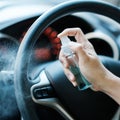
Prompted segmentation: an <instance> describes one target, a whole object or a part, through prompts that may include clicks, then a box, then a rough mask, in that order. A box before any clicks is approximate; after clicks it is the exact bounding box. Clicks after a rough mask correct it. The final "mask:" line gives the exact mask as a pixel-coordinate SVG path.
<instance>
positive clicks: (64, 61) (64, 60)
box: [59, 51, 77, 86]
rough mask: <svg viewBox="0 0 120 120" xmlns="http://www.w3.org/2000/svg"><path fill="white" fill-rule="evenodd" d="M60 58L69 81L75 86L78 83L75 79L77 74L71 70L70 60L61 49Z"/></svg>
mask: <svg viewBox="0 0 120 120" xmlns="http://www.w3.org/2000/svg"><path fill="white" fill-rule="evenodd" d="M59 60H60V62H61V63H62V65H63V68H64V73H65V75H66V77H67V78H68V79H69V81H70V82H71V83H72V84H73V86H77V83H76V81H75V76H74V75H73V73H72V72H71V71H70V70H69V66H70V65H69V62H68V60H67V58H66V56H65V55H64V54H63V53H62V51H60V54H59Z"/></svg>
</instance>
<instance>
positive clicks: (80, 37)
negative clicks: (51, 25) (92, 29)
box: [58, 28, 87, 43]
mask: <svg viewBox="0 0 120 120" xmlns="http://www.w3.org/2000/svg"><path fill="white" fill-rule="evenodd" d="M62 36H74V37H75V39H76V41H77V42H78V43H80V42H85V41H87V39H86V38H85V36H84V34H83V32H82V31H81V29H80V28H67V29H65V30H64V31H63V32H61V33H60V34H58V37H59V38H60V37H62Z"/></svg>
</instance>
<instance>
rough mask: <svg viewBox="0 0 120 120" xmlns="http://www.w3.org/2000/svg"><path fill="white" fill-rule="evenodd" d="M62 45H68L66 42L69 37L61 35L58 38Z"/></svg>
mask: <svg viewBox="0 0 120 120" xmlns="http://www.w3.org/2000/svg"><path fill="white" fill-rule="evenodd" d="M60 40H61V42H62V45H68V43H69V42H70V39H69V38H68V37H67V36H63V37H61V38H60Z"/></svg>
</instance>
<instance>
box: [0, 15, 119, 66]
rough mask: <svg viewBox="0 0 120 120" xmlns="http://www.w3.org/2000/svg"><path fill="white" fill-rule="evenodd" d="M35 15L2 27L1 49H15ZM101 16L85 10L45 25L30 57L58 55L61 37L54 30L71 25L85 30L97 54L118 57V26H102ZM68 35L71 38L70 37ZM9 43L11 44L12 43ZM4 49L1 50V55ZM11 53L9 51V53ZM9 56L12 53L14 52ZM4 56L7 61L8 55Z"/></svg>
mask: <svg viewBox="0 0 120 120" xmlns="http://www.w3.org/2000/svg"><path fill="white" fill-rule="evenodd" d="M38 17H39V16H35V17H30V18H28V19H25V20H21V21H20V22H15V23H14V24H12V25H10V26H8V27H5V28H4V29H2V30H1V36H0V40H1V41H0V46H2V47H1V49H0V51H1V53H2V52H5V49H6V51H11V50H12V49H14V52H16V53H17V50H18V47H19V45H20V43H21V42H22V40H23V38H24V36H25V34H26V32H27V30H28V29H29V27H30V26H31V25H32V24H33V22H34V21H35V20H36V19H37V18H38ZM85 17H86V18H85ZM88 17H90V18H89V20H88V19H87V18H88ZM92 17H93V18H92ZM92 20H94V23H96V24H94V23H93V22H92V23H91V21H92ZM103 20H104V19H102V18H100V17H98V16H95V15H91V14H88V13H86V14H84V15H83V14H75V15H68V16H65V17H63V18H61V19H59V20H57V21H56V22H54V23H53V24H51V25H50V26H48V27H47V28H46V30H45V31H44V32H43V33H42V35H41V36H40V37H39V39H38V40H37V42H36V44H35V46H34V50H33V52H32V59H33V61H35V62H46V61H51V60H55V59H57V58H58V55H59V51H60V49H61V42H60V39H59V38H57V34H58V33H60V32H61V31H62V30H64V29H65V28H70V27H80V28H81V29H82V30H83V32H84V33H85V34H86V37H87V38H88V39H89V40H90V42H91V43H92V44H93V46H94V48H95V50H96V52H97V53H98V55H105V56H109V57H113V58H114V59H117V60H118V59H119V45H118V44H117V42H119V39H118V38H119V37H118V36H115V35H116V33H117V32H118V31H119V28H117V29H118V31H117V29H116V31H113V30H112V29H110V28H107V26H103V27H102V26H101V24H105V22H106V21H103ZM106 24H110V23H106ZM114 24H115V23H114ZM103 31H104V32H103ZM112 32H114V33H112ZM3 39H5V41H4V43H3V42H2V41H3ZM71 39H72V40H73V41H74V39H73V38H71ZM117 40H118V41H117ZM6 43H7V44H6ZM12 44H14V46H13V45H12ZM10 46H11V48H10ZM11 52H12V51H11ZM6 53H7V52H6ZM6 53H5V54H4V57H5V55H6ZM10 54H11V55H12V53H10ZM12 56H15V55H14V53H13V55H12ZM7 60H8V61H9V59H7ZM3 61H4V59H3ZM12 61H14V60H12ZM1 63H2V62H1ZM11 65H12V64H11Z"/></svg>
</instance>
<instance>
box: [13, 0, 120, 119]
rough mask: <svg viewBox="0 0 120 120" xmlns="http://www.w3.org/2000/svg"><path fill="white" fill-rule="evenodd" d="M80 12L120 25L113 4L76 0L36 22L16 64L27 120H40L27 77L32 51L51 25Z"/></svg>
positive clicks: (17, 92)
mask: <svg viewBox="0 0 120 120" xmlns="http://www.w3.org/2000/svg"><path fill="white" fill-rule="evenodd" d="M96 8H97V9H96ZM78 11H79V12H92V13H96V14H100V15H104V16H107V17H110V18H112V19H113V20H115V21H116V22H118V23H120V19H119V18H120V9H118V8H116V7H114V6H112V5H111V4H108V3H105V2H96V1H75V0H74V1H69V2H65V3H62V4H59V5H57V6H55V7H53V8H52V9H50V10H49V11H47V12H45V13H44V14H43V15H41V16H40V17H39V18H38V19H37V20H36V21H35V22H34V24H33V25H32V26H31V27H30V29H29V30H28V32H27V33H26V35H25V37H24V39H23V41H22V43H21V45H20V48H19V50H18V54H17V58H16V64H15V95H16V99H17V104H18V107H19V110H20V113H21V115H22V117H23V119H25V120H28V119H29V120H32V119H34V120H38V117H37V115H36V113H35V110H34V108H35V104H34V102H33V101H32V99H31V93H30V88H31V86H32V85H33V81H30V80H29V79H28V77H27V68H28V63H29V62H28V60H29V58H30V53H31V50H32V48H33V46H34V44H35V42H36V41H37V39H38V38H39V36H40V35H41V34H42V32H43V31H44V30H45V29H46V28H47V27H48V26H49V25H50V24H52V23H53V22H54V21H56V20H58V19H60V18H62V17H64V16H66V15H69V14H72V13H75V12H78ZM111 12H112V14H111ZM26 56H27V57H26ZM28 102H29V104H28Z"/></svg>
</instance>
